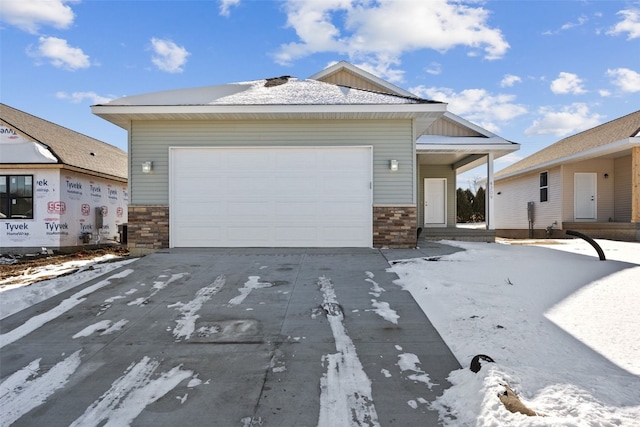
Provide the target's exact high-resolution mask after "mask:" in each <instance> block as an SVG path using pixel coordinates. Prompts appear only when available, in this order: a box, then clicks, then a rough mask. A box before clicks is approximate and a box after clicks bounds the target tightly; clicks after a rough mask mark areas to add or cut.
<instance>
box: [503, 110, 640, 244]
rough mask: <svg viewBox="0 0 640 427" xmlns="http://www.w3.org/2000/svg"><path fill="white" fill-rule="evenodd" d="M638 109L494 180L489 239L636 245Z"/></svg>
mask: <svg viewBox="0 0 640 427" xmlns="http://www.w3.org/2000/svg"><path fill="white" fill-rule="evenodd" d="M639 132H640V111H636V112H634V113H631V114H629V115H626V116H624V117H620V118H618V119H615V120H612V121H610V122H608V123H605V124H602V125H600V126H596V127H594V128H592V129H589V130H586V131H584V132H580V133H578V134H576V135H573V136H570V137H568V138H564V139H562V140H560V141H558V142H556V143H555V144H553V145H550V146H549V147H547V148H545V149H543V150H540V151H538V152H537V153H534V154H532V155H531V156H529V157H527V158H525V159H523V160H521V161H519V162H517V163H515V164H513V165H511V166H509V167H507V168H505V169H503V170H501V171H500V172H499V173H497V174H496V175H495V191H496V202H495V207H496V234H497V235H498V236H503V237H515V238H522V237H547V236H551V237H556V236H557V237H560V236H562V235H563V234H564V233H562V232H560V231H556V230H574V231H579V232H582V233H585V234H587V235H589V236H591V237H598V238H609V239H616V240H628V241H640V134H639Z"/></svg>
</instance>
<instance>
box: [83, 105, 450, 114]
mask: <svg viewBox="0 0 640 427" xmlns="http://www.w3.org/2000/svg"><path fill="white" fill-rule="evenodd" d="M446 108H447V105H446V104H438V103H433V104H432V103H425V104H321V105H318V104H312V105H299V104H298V105H178V106H173V105H169V106H164V105H161V106H157V105H148V106H147V105H110V106H106V105H94V106H92V107H91V112H92V113H93V114H100V115H109V114H180V115H188V114H242V113H248V114H256V113H264V114H274V113H275V114H278V113H284V114H295V113H302V114H304V113H385V112H388V113H418V114H419V113H433V112H444V111H446Z"/></svg>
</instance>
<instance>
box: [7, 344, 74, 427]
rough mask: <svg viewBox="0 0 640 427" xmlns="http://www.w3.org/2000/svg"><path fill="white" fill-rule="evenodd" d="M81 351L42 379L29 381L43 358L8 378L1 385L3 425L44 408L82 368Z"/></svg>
mask: <svg viewBox="0 0 640 427" xmlns="http://www.w3.org/2000/svg"><path fill="white" fill-rule="evenodd" d="M80 351H81V350H78V351H76V352H75V353H73V354H72V355H71V356H69V357H67V358H66V359H64V360H63V361H62V362H58V363H56V364H55V365H54V366H53V367H52V368H51V369H49V371H48V372H46V373H44V374H42V375H40V376H39V377H36V378H33V379H30V378H32V377H35V376H36V375H37V373H38V370H39V369H40V360H42V359H36V360H34V361H33V362H31V363H29V364H28V365H27V366H25V367H24V368H22V369H20V370H19V371H17V372H15V373H13V374H11V375H10V376H9V377H8V378H7V379H5V380H4V381H3V382H2V384H0V408H2V417H1V418H0V426H2V427H4V426H9V425H11V424H12V423H13V422H14V421H16V420H17V419H19V418H20V417H22V416H23V415H24V414H26V413H27V412H29V411H31V410H32V409H34V408H36V407H38V406H40V405H42V404H43V403H44V402H45V401H46V400H47V398H48V397H49V396H51V395H52V394H53V393H54V392H55V391H56V390H58V389H60V388H62V387H64V386H65V384H66V383H67V382H68V381H69V377H70V376H71V375H72V374H73V373H74V372H75V371H76V369H78V366H80Z"/></svg>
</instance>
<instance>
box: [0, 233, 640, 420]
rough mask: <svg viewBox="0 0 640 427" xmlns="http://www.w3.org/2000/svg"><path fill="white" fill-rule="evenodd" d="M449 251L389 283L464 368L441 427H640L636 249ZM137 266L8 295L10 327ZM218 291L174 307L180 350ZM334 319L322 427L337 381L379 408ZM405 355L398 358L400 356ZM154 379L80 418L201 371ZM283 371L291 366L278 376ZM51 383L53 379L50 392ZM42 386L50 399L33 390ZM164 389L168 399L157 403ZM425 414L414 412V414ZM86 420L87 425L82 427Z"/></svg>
mask: <svg viewBox="0 0 640 427" xmlns="http://www.w3.org/2000/svg"><path fill="white" fill-rule="evenodd" d="M443 243H446V244H449V245H452V246H457V247H460V248H462V249H464V251H461V252H457V253H454V254H452V255H447V256H443V257H441V258H439V259H438V260H437V261H434V260H433V259H430V260H427V259H413V260H406V261H403V262H399V263H395V264H394V265H393V266H392V267H391V268H390V271H392V272H394V273H396V274H397V275H398V277H399V279H398V280H397V281H396V283H397V284H398V285H399V286H401V287H402V288H403V289H406V290H407V291H409V292H411V294H412V295H413V296H414V298H415V299H416V301H417V302H418V304H419V305H420V306H421V307H422V309H423V311H424V312H425V313H426V314H427V315H428V317H429V319H430V320H431V321H432V322H433V324H434V325H435V327H436V328H437V329H438V331H439V332H440V334H441V335H442V336H443V338H444V339H445V341H446V342H447V344H448V345H449V347H450V348H451V349H452V351H453V353H454V355H455V356H456V358H457V359H458V361H459V362H460V364H461V365H462V366H463V368H462V369H459V370H456V371H453V372H451V373H450V375H449V381H450V382H451V384H452V387H450V388H449V389H447V390H446V391H445V392H444V393H443V395H442V396H440V397H439V398H438V399H437V401H436V402H435V403H434V404H432V408H433V409H434V410H437V411H439V413H440V417H441V420H442V422H443V424H444V425H446V426H461V427H464V426H514V427H520V426H580V427H582V426H594V427H595V426H640V422H638V421H637V420H640V344H639V343H638V340H637V336H638V332H637V331H638V330H640V316H638V315H637V313H638V307H639V306H640V243H624V242H613V241H605V240H598V243H599V244H600V245H601V246H602V247H603V249H604V251H605V254H606V256H607V261H599V260H598V257H597V254H596V252H595V250H594V249H593V248H592V247H591V246H589V244H588V243H586V242H584V241H582V240H580V239H575V240H557V241H552V240H545V241H544V242H543V244H541V242H540V241H510V242H509V241H507V242H506V243H503V244H499V243H498V244H487V243H468V242H443ZM516 243H517V244H516ZM132 261H135V260H133V259H132V260H125V261H120V262H116V263H109V264H95V265H92V269H84V270H80V271H79V272H77V273H75V274H73V275H70V276H65V277H62V278H58V279H50V280H46V281H42V282H38V283H34V284H32V285H30V286H22V287H13V288H11V289H7V288H0V318H4V317H7V316H9V315H10V314H12V313H15V312H17V311H19V310H22V309H24V308H26V307H28V306H30V305H32V304H36V303H37V302H40V301H42V300H44V299H47V298H50V297H52V296H54V295H56V294H58V293H60V292H63V291H66V290H68V289H72V288H73V287H75V286H78V285H80V284H82V283H86V282H87V281H89V280H91V279H93V278H96V277H97V276H99V275H105V274H106V273H108V272H110V271H112V270H113V269H116V268H119V267H122V266H124V265H126V264H128V263H130V262H132ZM128 272H130V270H124V271H123V272H121V273H118V275H113V276H111V277H107V278H106V279H105V280H103V281H101V282H98V283H96V284H95V285H93V286H92V287H89V288H85V289H83V290H81V291H79V292H77V293H75V294H73V295H72V296H71V297H70V298H67V299H66V300H65V301H63V303H61V305H60V306H58V307H56V308H54V309H52V310H50V312H47V313H43V314H42V315H40V316H36V318H34V319H32V321H30V322H27V323H34V324H33V325H28V324H25V325H24V328H27V327H37V326H38V325H39V324H40V323H41V322H44V321H47V320H48V319H50V318H51V316H55V315H58V314H59V313H61V312H63V311H65V310H67V309H69V308H71V307H72V306H74V305H75V304H77V302H78V301H80V300H82V299H83V298H84V296H85V295H86V294H87V293H88V292H92V291H93V290H95V289H96V288H99V287H102V286H104V285H106V284H107V283H108V281H109V279H110V278H113V277H116V276H119V275H126V274H128ZM49 273H50V272H49ZM364 273H365V275H366V277H367V279H365V280H367V281H368V282H369V283H370V284H371V285H372V286H371V288H370V289H371V292H370V294H371V296H372V297H374V298H375V299H372V300H371V303H372V309H373V310H374V311H375V312H376V313H377V314H378V315H380V316H381V317H383V318H384V319H385V320H387V321H390V322H394V321H395V322H397V321H398V317H397V313H396V312H395V310H394V309H393V307H391V306H390V305H389V304H388V303H386V302H384V301H381V300H380V299H381V298H384V292H385V290H384V289H382V288H380V286H379V285H378V284H377V283H376V282H375V281H374V280H373V279H374V277H373V274H371V273H370V272H364ZM183 274H186V273H183ZM181 276H182V274H180V275H174V276H172V277H168V276H167V277H165V276H161V277H159V280H158V281H156V282H154V283H153V285H152V286H150V287H149V288H148V292H150V293H151V294H153V293H155V292H159V291H160V290H162V289H163V288H165V287H166V286H167V285H168V284H169V283H170V282H172V281H174V280H177V279H178V278H180V277H181ZM323 283H324V282H323ZM324 284H325V285H327V284H326V283H324ZM268 285H269V284H267V283H263V282H260V281H259V277H257V276H255V277H250V278H249V280H248V282H247V283H246V284H245V288H246V289H245V288H243V289H245V290H246V294H248V293H249V292H251V291H252V290H253V289H256V288H259V287H268ZM329 285H330V283H329ZM329 285H327V286H325V287H324V289H323V291H324V292H325V303H326V304H325V305H326V309H328V310H330V309H331V308H332V307H336V306H337V301H334V300H333V298H332V296H331V292H330V290H331V287H330V286H329ZM141 286H144V285H141ZM219 287H220V283H213V284H212V285H210V286H209V287H207V288H203V290H202V293H199V294H198V295H197V296H196V299H194V300H192V301H189V302H187V303H180V304H176V305H175V307H174V308H175V309H176V310H178V311H180V313H181V318H180V320H179V322H178V325H177V326H176V328H175V329H174V331H173V332H174V334H175V335H176V338H177V339H180V338H182V337H184V336H188V335H190V334H191V333H193V328H194V325H195V320H196V319H197V312H198V310H199V308H200V306H201V304H202V303H204V302H205V300H206V299H208V298H209V297H210V296H211V294H212V293H215V292H216V290H217V289H218V288H219ZM142 291H144V290H141V292H142ZM136 292H138V290H136V289H131V290H130V291H128V292H127V295H129V294H133V293H136ZM244 296H246V295H245V292H244V291H241V294H240V295H239V296H238V297H236V298H238V300H239V299H240V298H243V297H244ZM114 298H124V296H118V297H114ZM148 298H149V297H148V296H147V297H146V298H144V297H143V298H140V299H139V300H140V301H138V300H136V301H138V302H136V304H143V303H144V301H145V300H146V299H148ZM233 302H238V301H233ZM233 302H232V301H230V304H233ZM332 303H333V304H332ZM105 304H106V305H105V310H106V309H108V307H109V304H110V302H109V301H105ZM334 314H335V316H329V317H330V318H332V319H334V320H335V322H333V323H332V330H333V332H334V337H335V338H336V353H335V354H332V355H327V357H326V360H325V364H326V367H327V373H326V374H325V375H324V376H323V378H321V379H320V381H321V385H322V387H323V389H322V391H323V394H322V398H323V399H324V400H323V403H324V404H323V411H324V412H323V414H320V420H319V421H322V420H323V416H324V417H328V416H329V415H330V414H331V413H333V414H335V411H336V410H337V409H339V408H338V407H336V406H334V405H338V404H339V403H341V402H342V403H343V402H345V400H346V399H347V398H348V397H346V396H338V395H336V394H335V391H336V390H337V389H338V388H339V387H337V386H336V385H335V384H334V383H335V382H336V381H347V383H349V384H350V385H351V387H352V389H353V390H352V391H353V392H354V393H353V394H354V395H357V396H364V397H366V398H367V399H368V400H369V401H371V402H373V401H374V400H375V396H371V391H370V380H369V379H368V378H367V376H366V374H365V373H364V371H363V370H362V369H361V368H362V367H361V365H360V363H359V361H358V359H357V353H356V352H355V347H353V343H352V342H350V339H349V338H348V336H346V335H345V333H343V331H342V329H341V322H340V317H341V313H339V312H336V313H334ZM124 324H126V319H122V320H120V321H119V322H115V323H111V322H107V321H102V322H97V323H95V324H94V325H91V326H89V327H88V328H86V330H83V331H80V332H78V334H77V335H78V337H80V336H86V335H91V334H93V333H101V334H106V333H110V331H112V330H115V329H117V328H121V327H122V326H123V325H124ZM24 328H22V329H24ZM18 329H21V328H18ZM23 332H24V331H23ZM13 334H14V332H13V331H12V332H11V334H4V335H3V336H2V337H0V338H1V339H0V345H4V344H6V343H7V342H11V341H12V340H14V339H17V338H16V337H17V336H18V335H20V334H18V335H16V336H13ZM8 335H11V336H8ZM398 351H400V352H401V351H402V349H401V348H398ZM477 354H487V355H489V356H491V357H492V358H493V359H495V361H496V363H492V364H485V365H484V366H483V368H482V370H481V371H480V372H479V373H478V374H474V373H473V372H472V371H470V370H469V369H468V366H469V362H470V361H471V359H472V357H473V356H474V355H477ZM76 356H77V355H75V354H74V355H72V357H70V358H67V359H65V360H63V361H61V362H60V363H59V364H58V365H59V368H58V370H59V372H58V371H57V370H50V372H51V374H46V375H48V377H45V374H43V375H38V372H37V371H38V363H39V360H35V361H33V362H32V364H31V365H29V366H27V367H25V369H24V370H22V371H19V372H17V373H16V374H15V378H14V376H12V377H10V378H9V379H7V380H5V381H4V382H3V383H2V389H3V390H0V395H2V396H4V397H3V398H2V399H4V398H11V399H14V400H12V401H11V402H9V401H6V402H5V401H2V402H0V403H1V404H2V406H3V407H4V406H5V404H6V405H9V406H7V407H10V408H14V409H12V412H11V414H12V417H13V419H17V418H19V417H20V416H21V414H22V413H24V412H23V411H25V410H26V409H25V408H28V407H29V406H28V405H27V404H26V403H25V402H26V401H31V402H32V403H35V404H38V402H42V401H43V400H45V399H46V398H47V397H48V396H49V395H50V394H51V393H53V392H54V391H55V390H56V389H57V388H59V387H62V386H64V384H65V383H66V381H67V379H68V376H69V375H70V373H72V372H73V371H74V370H75V369H76V368H77V366H76V365H77V361H76ZM398 357H399V359H398V366H399V367H401V369H402V370H403V372H404V371H406V372H407V375H409V376H408V378H413V379H414V380H420V381H423V382H425V384H427V385H428V386H429V385H430V384H431V383H430V380H429V376H428V371H429V368H428V366H425V365H424V364H420V366H421V367H418V361H417V360H416V359H415V357H413V355H411V354H409V353H402V354H399V356H398ZM274 363H275V362H274ZM32 365H33V366H32ZM58 365H56V366H58ZM157 368H158V366H157V361H153V360H151V359H143V360H141V361H139V362H138V363H133V364H132V365H131V367H130V368H129V369H128V371H127V372H126V373H125V375H124V376H123V377H122V378H120V379H119V380H118V381H117V382H116V383H114V384H113V390H116V389H118V388H119V387H121V386H124V385H126V388H127V390H129V391H128V392H127V393H126V394H127V397H125V398H123V397H122V396H120V397H118V396H116V395H115V394H114V393H112V391H111V390H110V391H108V392H106V393H105V395H104V396H102V397H101V398H100V399H99V400H98V401H96V402H94V404H93V405H92V406H91V407H90V408H87V412H86V413H85V414H84V415H83V417H85V418H86V419H89V418H91V419H100V420H101V422H102V421H105V420H107V419H111V420H114V419H118V420H120V421H122V420H123V419H125V418H126V421H127V423H128V422H130V421H131V420H132V419H133V418H135V416H136V415H137V414H138V413H139V411H141V410H142V409H143V408H144V407H145V406H146V405H148V404H149V403H150V402H153V401H154V400H155V399H157V396H161V395H163V394H164V393H166V392H167V390H170V389H171V388H173V387H174V386H175V384H176V382H179V381H182V380H185V379H187V378H190V377H193V379H192V380H191V381H194V379H195V376H194V374H193V373H192V372H190V371H186V370H182V369H181V368H180V367H179V366H176V367H174V368H173V369H172V370H171V371H170V372H165V373H163V374H162V375H161V377H160V378H158V379H156V380H151V374H152V373H153V372H154V371H155V370H156V369H157ZM276 368H278V369H280V368H281V367H275V364H274V369H276ZM338 372H341V373H343V374H346V377H344V376H343V375H339V374H338ZM383 373H384V372H383ZM53 375H55V378H52V379H51V380H50V379H49V377H51V376H53ZM385 375H386V374H385ZM338 377H339V378H338ZM45 380H47V381H46V382H47V384H48V388H42V387H40V386H38V387H35V386H36V385H38V384H39V383H40V382H43V381H45ZM18 382H20V383H23V385H22V386H21V387H22V388H21V389H20V390H22V391H20V390H18V389H14V383H16V384H17V383H18ZM189 384H191V382H190V383H189ZM501 384H508V385H509V386H510V387H511V388H512V389H513V390H514V391H515V392H516V393H518V395H519V396H520V398H521V399H522V400H523V402H524V403H525V404H526V405H527V406H529V407H530V408H532V409H533V410H535V411H537V412H538V413H540V414H543V415H545V416H544V417H528V416H525V415H521V414H513V413H511V412H508V411H507V410H506V409H505V407H504V406H503V405H502V403H501V402H500V400H499V399H498V397H497V395H498V394H499V393H502V392H504V390H505V388H504V386H503V385H501ZM5 388H6V389H5ZM36 388H37V389H38V390H36ZM155 389H159V390H160V392H159V393H156V392H155V391H154V392H153V393H152V390H155ZM134 390H137V391H135V392H134ZM184 398H185V399H186V396H185V397H184ZM118 399H120V400H118ZM367 399H365V400H367ZM0 400H1V399H0ZM135 402H138V403H135ZM331 402H333V403H331ZM116 403H117V404H118V405H120V406H121V407H122V408H124V409H126V414H124V413H123V414H120V415H119V416H118V417H115V415H118V414H115V415H114V414H111V415H110V414H109V413H107V412H108V411H106V408H107V407H110V405H114V404H116ZM425 403H426V402H422V401H420V402H418V401H410V402H408V408H409V409H410V408H413V407H416V406H417V405H418V404H425ZM105 405H106V406H105ZM338 406H339V405H338ZM349 406H350V407H351V408H354V407H355V408H357V409H358V411H357V412H358V416H366V417H371V418H376V417H375V407H374V405H373V403H371V405H367V404H363V403H362V402H351V405H349ZM124 409H123V410H124ZM125 415H126V416H125ZM112 416H114V417H115V418H112ZM83 417H81V418H80V419H79V420H77V422H78V423H82V421H83V420H84V419H85V418H83ZM123 417H124V418H123ZM132 417H133V418H132ZM122 425H124V424H122Z"/></svg>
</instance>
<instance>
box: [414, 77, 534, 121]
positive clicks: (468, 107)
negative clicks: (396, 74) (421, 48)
mask: <svg viewBox="0 0 640 427" xmlns="http://www.w3.org/2000/svg"><path fill="white" fill-rule="evenodd" d="M410 92H412V93H415V94H416V95H419V96H422V97H424V98H427V99H432V100H435V101H441V102H446V103H448V104H449V107H448V110H449V111H451V112H452V113H454V114H458V115H460V116H462V117H464V118H465V119H467V120H469V121H471V122H473V123H475V124H477V125H480V126H482V127H483V128H485V129H487V130H489V131H491V132H498V131H499V130H500V127H499V123H506V122H508V121H509V120H511V119H513V118H515V117H518V116H521V115H523V114H525V113H526V112H527V109H526V108H525V107H524V106H523V105H520V104H516V103H515V102H514V101H515V98H516V97H515V95H508V94H497V95H494V94H491V93H489V92H487V91H486V90H484V89H465V90H463V91H461V92H459V93H456V92H454V91H453V89H449V88H436V87H424V86H418V87H415V88H412V89H410Z"/></svg>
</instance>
